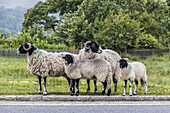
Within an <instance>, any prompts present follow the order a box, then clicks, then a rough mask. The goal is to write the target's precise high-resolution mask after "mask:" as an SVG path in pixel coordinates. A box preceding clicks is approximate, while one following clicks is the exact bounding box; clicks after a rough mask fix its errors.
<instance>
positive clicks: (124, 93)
mask: <svg viewBox="0 0 170 113" xmlns="http://www.w3.org/2000/svg"><path fill="white" fill-rule="evenodd" d="M126 85H127V80H124V92H123V96H125V95H126Z"/></svg>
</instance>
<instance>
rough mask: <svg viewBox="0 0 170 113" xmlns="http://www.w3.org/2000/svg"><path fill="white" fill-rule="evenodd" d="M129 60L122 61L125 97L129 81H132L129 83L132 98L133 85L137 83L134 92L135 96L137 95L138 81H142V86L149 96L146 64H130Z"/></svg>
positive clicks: (120, 61)
mask: <svg viewBox="0 0 170 113" xmlns="http://www.w3.org/2000/svg"><path fill="white" fill-rule="evenodd" d="M128 62H129V61H128V59H127V60H125V59H120V60H119V63H120V68H121V73H122V79H123V80H124V92H123V96H125V95H126V85H127V80H130V83H129V90H130V91H129V95H130V96H132V83H133V81H135V90H134V93H133V94H134V95H136V93H137V89H138V80H140V81H141V86H142V87H144V86H145V94H147V75H146V68H145V66H144V64H142V63H140V62H133V63H128Z"/></svg>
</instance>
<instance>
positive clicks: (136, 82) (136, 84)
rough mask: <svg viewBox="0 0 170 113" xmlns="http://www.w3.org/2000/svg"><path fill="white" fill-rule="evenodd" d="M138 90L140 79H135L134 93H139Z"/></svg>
mask: <svg viewBox="0 0 170 113" xmlns="http://www.w3.org/2000/svg"><path fill="white" fill-rule="evenodd" d="M137 90H138V81H137V80H135V90H134V93H133V95H136V94H137Z"/></svg>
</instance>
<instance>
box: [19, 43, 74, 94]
mask: <svg viewBox="0 0 170 113" xmlns="http://www.w3.org/2000/svg"><path fill="white" fill-rule="evenodd" d="M17 53H18V54H27V60H28V66H27V67H28V69H29V70H30V73H31V74H33V75H35V76H37V77H38V80H39V90H38V93H41V91H42V87H41V78H43V85H44V92H43V94H44V95H46V94H47V90H46V79H47V77H49V76H50V77H59V76H64V77H65V78H67V81H68V84H69V88H71V86H70V79H69V78H68V77H67V75H66V74H65V71H64V62H65V61H64V59H62V57H64V56H65V55H66V54H69V53H67V52H62V53H50V52H47V51H44V50H40V49H38V48H36V47H35V46H32V45H31V44H30V43H26V44H24V45H22V46H20V47H19V48H18V49H17ZM69 90H71V89H69Z"/></svg>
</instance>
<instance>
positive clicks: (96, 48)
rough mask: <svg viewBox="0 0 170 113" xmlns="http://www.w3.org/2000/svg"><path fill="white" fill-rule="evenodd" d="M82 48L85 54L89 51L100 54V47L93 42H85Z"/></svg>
mask: <svg viewBox="0 0 170 113" xmlns="http://www.w3.org/2000/svg"><path fill="white" fill-rule="evenodd" d="M84 48H85V50H86V51H87V52H89V51H90V50H91V51H92V52H94V53H99V54H100V53H102V49H101V47H100V46H99V45H98V44H97V43H96V42H95V41H87V42H85V43H84Z"/></svg>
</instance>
